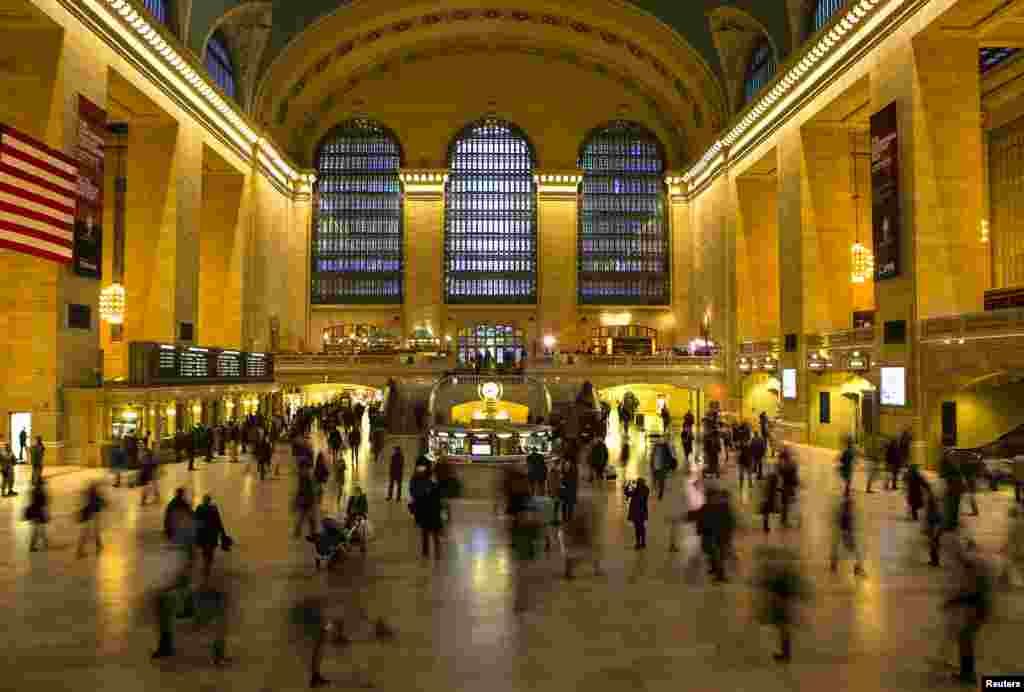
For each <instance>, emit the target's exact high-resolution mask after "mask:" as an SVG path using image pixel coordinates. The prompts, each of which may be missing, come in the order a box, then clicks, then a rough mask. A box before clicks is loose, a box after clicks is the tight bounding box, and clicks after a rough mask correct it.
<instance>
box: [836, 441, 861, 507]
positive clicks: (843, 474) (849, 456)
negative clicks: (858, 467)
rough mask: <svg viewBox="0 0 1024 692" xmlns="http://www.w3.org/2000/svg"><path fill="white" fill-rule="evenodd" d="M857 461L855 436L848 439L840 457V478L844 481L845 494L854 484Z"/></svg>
mask: <svg viewBox="0 0 1024 692" xmlns="http://www.w3.org/2000/svg"><path fill="white" fill-rule="evenodd" d="M856 461H857V449H856V447H854V442H853V435H850V436H848V437H847V438H846V446H845V447H844V448H843V451H842V453H841V454H840V455H839V478H840V480H842V481H843V493H844V494H845V493H849V492H850V486H851V484H852V483H853V467H854V463H855V462H856Z"/></svg>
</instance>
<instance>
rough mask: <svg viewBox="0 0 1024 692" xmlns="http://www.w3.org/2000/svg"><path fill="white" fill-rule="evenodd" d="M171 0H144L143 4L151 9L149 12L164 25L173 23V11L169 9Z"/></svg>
mask: <svg viewBox="0 0 1024 692" xmlns="http://www.w3.org/2000/svg"><path fill="white" fill-rule="evenodd" d="M169 2H170V0H144V1H143V3H142V4H143V5H145V6H146V9H147V10H149V13H150V14H151V15H153V18H154V19H156V20H157V21H158V22H160V23H161V24H163V25H164V26H170V25H171V13H170V12H169V11H168V9H169V8H168V7H167V5H168V3H169Z"/></svg>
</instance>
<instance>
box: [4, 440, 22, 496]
mask: <svg viewBox="0 0 1024 692" xmlns="http://www.w3.org/2000/svg"><path fill="white" fill-rule="evenodd" d="M14 464H15V459H14V452H12V451H11V446H10V445H9V444H6V443H4V446H3V448H2V449H0V474H2V475H0V497H13V496H14V495H17V494H18V493H16V492H15V491H14Z"/></svg>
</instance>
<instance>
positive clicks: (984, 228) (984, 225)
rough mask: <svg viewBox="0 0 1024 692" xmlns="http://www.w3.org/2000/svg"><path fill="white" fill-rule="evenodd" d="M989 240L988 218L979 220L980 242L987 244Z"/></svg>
mask: <svg viewBox="0 0 1024 692" xmlns="http://www.w3.org/2000/svg"><path fill="white" fill-rule="evenodd" d="M988 240H989V225H988V219H982V220H981V242H982V243H984V244H987V243H988Z"/></svg>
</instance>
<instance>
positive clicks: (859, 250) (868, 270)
mask: <svg viewBox="0 0 1024 692" xmlns="http://www.w3.org/2000/svg"><path fill="white" fill-rule="evenodd" d="M850 168H851V174H852V175H851V176H850V177H851V180H852V182H853V223H854V241H853V245H851V246H850V281H851V283H855V284H863V283H866V282H867V281H868V280H869V279H873V278H874V276H875V256H874V254H873V253H872V252H871V250H869V249H868V248H867V247H866V246H865V245H864V244H863V243H861V242H860V190H859V189H858V188H857V142H856V135H855V134H854V133H853V132H851V133H850Z"/></svg>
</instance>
